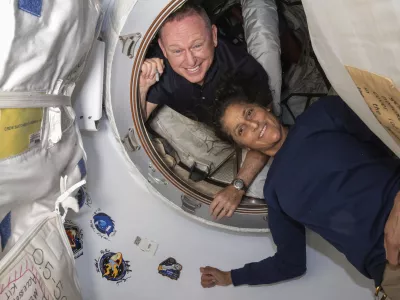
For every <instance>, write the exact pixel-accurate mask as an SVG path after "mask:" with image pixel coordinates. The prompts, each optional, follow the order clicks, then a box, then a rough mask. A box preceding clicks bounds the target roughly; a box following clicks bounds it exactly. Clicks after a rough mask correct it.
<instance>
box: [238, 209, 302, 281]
mask: <svg viewBox="0 0 400 300" xmlns="http://www.w3.org/2000/svg"><path fill="white" fill-rule="evenodd" d="M268 217H269V226H270V230H271V233H272V237H273V240H274V242H275V244H276V246H277V252H276V254H275V255H274V256H271V257H268V258H266V259H264V260H262V261H260V262H254V263H249V264H246V265H245V266H244V267H243V268H240V269H236V270H232V271H231V276H232V283H233V285H234V286H238V285H243V284H248V285H258V284H270V283H276V282H280V281H283V280H288V279H292V278H295V277H299V276H301V275H303V274H304V273H305V272H306V269H307V268H306V242H305V229H304V226H303V225H301V224H299V223H297V222H295V221H294V220H293V219H291V218H290V217H288V216H287V215H285V214H284V213H283V212H282V211H278V210H275V209H272V208H271V207H270V208H269V214H268Z"/></svg>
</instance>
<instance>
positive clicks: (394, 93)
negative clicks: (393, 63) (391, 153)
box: [346, 66, 400, 145]
mask: <svg viewBox="0 0 400 300" xmlns="http://www.w3.org/2000/svg"><path fill="white" fill-rule="evenodd" d="M346 69H347V71H348V72H349V74H350V76H351V78H352V79H353V81H354V83H355V84H356V86H357V88H358V90H359V91H360V93H361V95H362V96H363V98H364V100H365V102H366V103H367V104H368V106H369V108H370V110H371V111H372V112H373V114H374V115H375V117H376V118H377V120H378V121H379V122H380V123H381V124H382V126H383V127H384V128H385V129H386V130H387V131H388V132H389V134H390V135H391V136H392V138H393V139H394V140H395V141H396V142H397V144H399V145H400V91H399V89H398V88H397V87H396V86H395V84H394V83H393V81H392V80H391V79H389V78H386V77H383V76H380V75H376V74H374V73H370V72H367V71H363V70H360V69H357V68H353V67H349V66H346Z"/></svg>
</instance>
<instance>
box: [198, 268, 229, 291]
mask: <svg viewBox="0 0 400 300" xmlns="http://www.w3.org/2000/svg"><path fill="white" fill-rule="evenodd" d="M200 272H201V286H202V287H203V288H211V287H214V286H216V285H219V286H228V285H231V284H232V277H231V272H223V271H221V270H218V269H216V268H212V267H205V268H200Z"/></svg>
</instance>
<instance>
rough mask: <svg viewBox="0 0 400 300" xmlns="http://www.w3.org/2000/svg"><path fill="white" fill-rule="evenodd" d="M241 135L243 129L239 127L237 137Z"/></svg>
mask: <svg viewBox="0 0 400 300" xmlns="http://www.w3.org/2000/svg"><path fill="white" fill-rule="evenodd" d="M242 133H243V127H240V128H239V130H238V135H242Z"/></svg>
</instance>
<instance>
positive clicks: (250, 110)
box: [247, 108, 253, 117]
mask: <svg viewBox="0 0 400 300" xmlns="http://www.w3.org/2000/svg"><path fill="white" fill-rule="evenodd" d="M252 114H253V109H252V108H250V109H249V110H248V111H247V116H248V117H250V116H251V115H252Z"/></svg>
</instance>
